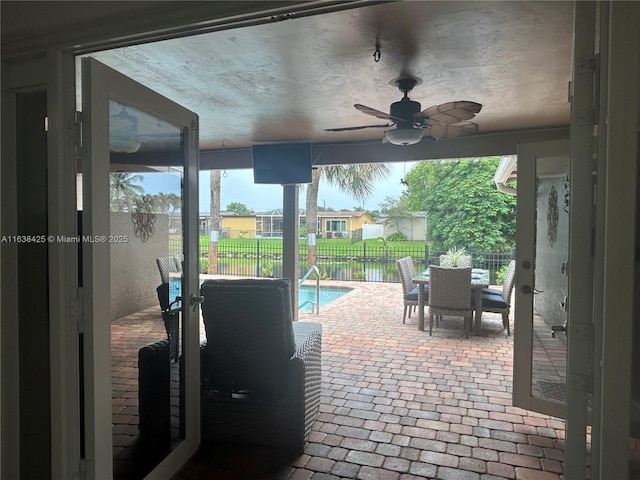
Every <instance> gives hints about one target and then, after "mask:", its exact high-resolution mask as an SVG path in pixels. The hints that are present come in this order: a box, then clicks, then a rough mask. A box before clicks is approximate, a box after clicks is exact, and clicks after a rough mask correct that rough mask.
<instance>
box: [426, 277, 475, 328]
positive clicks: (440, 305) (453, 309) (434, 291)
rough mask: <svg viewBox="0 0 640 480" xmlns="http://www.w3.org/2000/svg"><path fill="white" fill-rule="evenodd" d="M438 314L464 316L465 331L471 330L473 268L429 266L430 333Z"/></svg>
mask: <svg viewBox="0 0 640 480" xmlns="http://www.w3.org/2000/svg"><path fill="white" fill-rule="evenodd" d="M438 315H452V316H460V317H464V331H465V335H466V336H467V337H468V336H469V332H470V331H471V322H472V320H473V310H472V306H471V268H457V267H454V268H448V267H437V266H433V265H432V266H430V267H429V335H431V334H432V331H433V319H434V316H435V317H436V320H437V319H438V318H437V316H438Z"/></svg>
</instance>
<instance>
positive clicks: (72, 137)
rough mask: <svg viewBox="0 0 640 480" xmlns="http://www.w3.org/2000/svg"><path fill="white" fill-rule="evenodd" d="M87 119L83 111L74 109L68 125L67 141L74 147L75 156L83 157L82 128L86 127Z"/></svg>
mask: <svg viewBox="0 0 640 480" xmlns="http://www.w3.org/2000/svg"><path fill="white" fill-rule="evenodd" d="M87 120H88V119H87V116H86V115H85V114H84V113H83V112H80V111H76V112H74V115H73V121H72V122H71V123H70V125H69V143H70V144H71V145H74V146H75V147H76V156H77V157H79V158H81V157H84V156H85V153H86V152H85V151H84V149H83V148H82V129H83V128H86V123H87Z"/></svg>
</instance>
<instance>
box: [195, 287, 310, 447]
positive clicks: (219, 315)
mask: <svg viewBox="0 0 640 480" xmlns="http://www.w3.org/2000/svg"><path fill="white" fill-rule="evenodd" d="M200 292H201V295H202V296H203V297H204V301H203V303H202V317H203V320H204V324H205V329H206V335H207V343H206V344H205V345H204V346H203V347H202V350H201V353H202V360H201V365H202V379H201V380H202V382H201V409H202V411H201V419H202V424H201V427H202V428H201V431H202V442H203V443H241V444H254V445H266V446H272V447H282V448H285V449H287V450H290V451H292V452H295V453H302V452H303V450H304V446H305V442H306V439H307V436H308V434H309V431H310V429H311V425H312V424H313V422H314V420H315V418H316V416H317V415H318V409H319V405H320V393H321V392H320V382H321V372H320V362H321V342H322V326H321V324H317V323H310V322H293V321H292V318H293V315H292V305H291V283H290V281H289V280H288V279H270V278H260V279H216V280H206V281H205V282H204V283H203V284H202V287H201V289H200Z"/></svg>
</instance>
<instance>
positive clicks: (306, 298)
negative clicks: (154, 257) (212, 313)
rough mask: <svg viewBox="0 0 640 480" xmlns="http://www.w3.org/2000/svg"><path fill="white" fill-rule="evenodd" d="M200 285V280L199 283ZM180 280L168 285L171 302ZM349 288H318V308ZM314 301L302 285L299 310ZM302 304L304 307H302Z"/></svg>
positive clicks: (308, 307) (310, 288)
mask: <svg viewBox="0 0 640 480" xmlns="http://www.w3.org/2000/svg"><path fill="white" fill-rule="evenodd" d="M200 283H201V284H202V280H201V281H200ZM180 290H181V280H180V279H179V278H172V279H171V280H170V283H169V298H170V299H171V300H173V299H175V298H176V297H178V296H180ZM350 291H351V289H350V288H339V287H320V306H321V307H322V306H323V305H326V304H327V303H329V302H331V301H332V300H335V299H336V298H340V297H341V296H342V295H344V294H345V293H348V292H350ZM315 300H316V287H314V286H310V285H302V286H301V287H300V288H299V289H298V305H302V307H300V310H302V311H305V312H309V311H311V303H310V302H315ZM303 304H304V305H303Z"/></svg>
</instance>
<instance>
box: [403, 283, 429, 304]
mask: <svg viewBox="0 0 640 480" xmlns="http://www.w3.org/2000/svg"><path fill="white" fill-rule="evenodd" d="M418 288H420V287H413V289H412V290H411V291H410V292H409V293H407V300H411V301H414V302H417V301H418ZM424 298H425V299H428V298H429V285H425V286H424Z"/></svg>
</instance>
